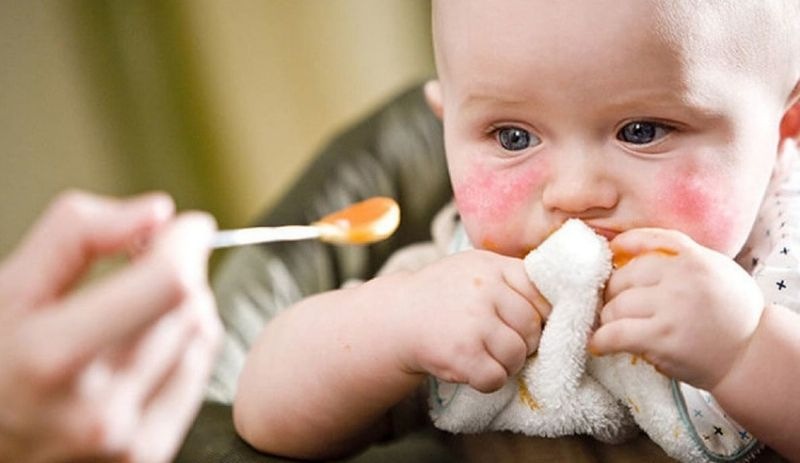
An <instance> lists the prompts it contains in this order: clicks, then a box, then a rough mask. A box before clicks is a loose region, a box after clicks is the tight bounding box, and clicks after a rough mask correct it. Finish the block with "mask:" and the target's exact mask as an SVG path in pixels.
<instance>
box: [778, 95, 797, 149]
mask: <svg viewBox="0 0 800 463" xmlns="http://www.w3.org/2000/svg"><path fill="white" fill-rule="evenodd" d="M787 138H794V139H795V140H798V141H800V82H798V83H797V85H795V86H794V90H792V94H791V96H790V97H789V107H788V108H787V109H786V112H785V113H783V119H781V142H783V140H785V139H787Z"/></svg>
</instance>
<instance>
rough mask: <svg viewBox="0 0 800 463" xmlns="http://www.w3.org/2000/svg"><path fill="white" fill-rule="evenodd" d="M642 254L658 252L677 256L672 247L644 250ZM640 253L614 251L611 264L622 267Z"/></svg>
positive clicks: (663, 254)
mask: <svg viewBox="0 0 800 463" xmlns="http://www.w3.org/2000/svg"><path fill="white" fill-rule="evenodd" d="M643 254H659V255H662V256H677V255H678V253H677V252H675V251H673V250H672V249H664V248H658V249H654V250H652V251H646V252H644V253H643ZM640 255H642V254H631V253H628V252H617V253H614V258H613V261H612V264H613V265H614V268H622V267H624V266H625V265H627V264H628V262H630V261H632V260H633V259H634V258H636V257H639V256H640Z"/></svg>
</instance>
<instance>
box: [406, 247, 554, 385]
mask: <svg viewBox="0 0 800 463" xmlns="http://www.w3.org/2000/svg"><path fill="white" fill-rule="evenodd" d="M398 278H401V280H402V282H401V283H400V286H399V288H397V289H399V291H398V294H399V299H400V300H401V301H402V305H403V306H402V307H400V310H399V311H398V312H397V313H398V315H399V316H398V317H397V318H398V320H397V321H396V323H397V328H399V329H400V331H399V332H396V333H398V334H400V335H401V342H402V343H403V344H402V345H403V346H404V348H403V349H402V351H403V353H404V355H403V358H401V361H402V362H403V366H404V368H407V369H408V371H410V372H413V373H428V374H431V375H433V376H436V377H438V378H440V379H442V380H444V381H448V382H456V383H467V384H469V385H470V386H472V387H473V388H475V389H477V390H479V391H481V392H491V391H494V390H497V389H499V388H501V387H502V386H503V385H504V384H505V383H506V381H507V380H508V378H509V377H510V376H512V375H514V374H516V373H517V372H519V370H520V369H521V368H522V366H523V365H524V363H525V359H526V358H527V357H528V356H529V355H530V354H532V353H534V352H535V351H536V349H537V348H538V346H539V338H540V336H541V330H542V320H543V319H544V318H546V317H547V316H548V315H549V313H550V305H549V304H548V303H547V301H546V300H545V299H544V297H542V296H541V294H539V291H538V290H537V289H536V287H535V286H534V284H533V283H532V282H531V281H530V280H529V279H528V276H527V274H526V273H525V268H524V266H523V262H522V260H520V259H515V258H512V257H506V256H502V255H499V254H495V253H491V252H487V251H465V252H461V253H458V254H454V255H451V256H448V257H446V258H444V259H442V260H440V261H438V262H436V263H434V264H432V265H429V266H427V267H425V268H423V269H422V270H420V271H418V272H415V273H411V274H406V275H402V276H398Z"/></svg>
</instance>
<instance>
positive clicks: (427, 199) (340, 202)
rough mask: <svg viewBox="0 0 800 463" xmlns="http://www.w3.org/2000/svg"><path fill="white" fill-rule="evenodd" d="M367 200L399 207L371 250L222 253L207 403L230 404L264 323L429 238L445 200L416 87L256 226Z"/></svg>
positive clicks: (437, 143) (329, 153) (372, 118)
mask: <svg viewBox="0 0 800 463" xmlns="http://www.w3.org/2000/svg"><path fill="white" fill-rule="evenodd" d="M371 196H390V197H393V198H395V199H396V200H397V201H398V203H399V204H400V210H401V222H400V227H399V228H398V230H397V232H396V233H395V234H394V235H393V236H392V237H391V238H390V239H388V240H386V241H384V242H381V243H378V244H375V245H370V246H331V245H327V244H323V243H319V242H311V241H309V242H294V243H278V244H269V245H259V246H250V247H245V248H240V249H236V250H234V251H230V254H228V255H227V256H226V258H225V259H224V260H223V262H222V263H221V264H220V265H219V267H218V268H217V271H216V273H215V275H214V292H215V296H216V298H217V305H218V307H219V310H220V315H221V317H222V320H223V323H224V325H225V329H226V337H225V342H224V346H223V351H222V353H221V355H220V359H219V361H218V364H217V367H216V369H215V372H214V375H213V377H212V380H211V383H210V386H209V390H208V397H209V399H212V400H216V401H221V402H230V401H231V400H232V399H233V395H234V393H235V386H236V380H237V378H238V375H239V372H240V371H241V368H242V365H243V363H244V358H245V354H246V352H247V350H248V348H249V346H250V345H251V343H252V342H253V340H254V338H255V337H256V336H257V334H258V333H259V332H260V331H261V328H262V327H263V326H264V324H265V323H266V322H267V321H268V320H269V319H270V318H272V317H273V316H274V315H275V314H276V313H277V312H278V311H280V310H281V309H283V308H286V307H288V306H289V305H291V304H292V303H294V302H296V301H297V300H299V299H301V298H303V297H306V296H308V295H311V294H314V293H318V292H321V291H326V290H330V289H334V288H337V287H339V286H340V285H341V284H342V283H343V282H345V281H346V280H348V279H353V278H357V279H367V278H370V277H371V276H373V275H374V274H375V272H376V271H377V270H378V269H379V268H380V266H381V265H382V264H383V263H384V261H385V260H386V259H387V258H388V257H389V255H390V254H392V253H393V252H394V251H395V250H397V249H399V248H400V247H402V246H405V245H407V244H410V243H414V242H419V241H426V240H429V239H430V228H429V227H430V223H431V220H432V219H433V216H434V215H435V214H436V212H437V211H438V210H439V209H441V208H442V207H443V206H444V204H446V203H447V201H449V199H450V198H451V197H452V193H451V189H450V182H449V180H448V176H447V169H446V165H445V158H444V148H443V139H442V127H441V123H440V122H439V120H438V119H437V118H436V117H435V116H434V114H433V113H432V112H431V111H430V109H429V108H428V107H427V105H426V103H425V100H424V96H423V93H422V88H421V87H420V86H416V87H414V88H412V89H411V90H408V91H406V92H404V93H402V94H401V95H399V96H397V97H396V98H394V99H392V100H391V101H390V102H388V104H386V105H385V106H383V107H381V108H380V109H378V110H377V111H376V112H374V113H373V114H371V115H369V116H368V117H366V118H365V119H363V120H362V121H360V122H359V123H357V124H356V125H355V126H353V127H351V128H349V129H347V130H345V131H344V132H342V133H341V134H340V135H339V136H337V137H336V138H335V139H334V140H333V141H332V142H331V143H330V144H329V145H328V146H326V147H325V148H324V149H322V151H321V152H320V154H319V155H318V156H316V157H315V159H314V161H313V162H312V163H311V165H310V166H309V167H308V168H307V169H306V170H305V172H304V173H303V174H302V175H301V176H300V177H299V178H298V180H297V181H296V182H295V183H294V185H293V186H292V187H291V188H290V189H289V190H288V191H287V193H286V194H285V195H283V197H282V198H281V199H280V200H279V201H278V202H277V204H276V205H275V206H274V207H272V208H270V210H269V211H267V212H266V213H265V214H264V215H263V216H262V218H261V219H259V220H258V221H257V222H256V224H257V225H286V224H304V223H310V222H312V221H314V220H316V219H318V218H320V217H322V216H323V215H325V214H327V213H329V212H332V211H335V210H337V209H340V208H342V207H344V206H346V205H348V204H351V203H354V202H357V201H360V200H363V199H366V198H368V197H371Z"/></svg>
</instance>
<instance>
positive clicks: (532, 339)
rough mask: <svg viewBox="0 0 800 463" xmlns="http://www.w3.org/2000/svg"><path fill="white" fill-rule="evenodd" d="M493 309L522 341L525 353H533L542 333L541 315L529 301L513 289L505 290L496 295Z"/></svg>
mask: <svg viewBox="0 0 800 463" xmlns="http://www.w3.org/2000/svg"><path fill="white" fill-rule="evenodd" d="M495 311H496V312H497V316H498V317H499V318H500V320H502V322H503V323H505V325H507V327H508V328H510V330H509V331H512V332H513V333H514V334H515V335H516V337H518V338H520V339H521V340H522V341H523V342H524V344H525V351H526V353H527V355H530V354H532V353H534V352H535V351H536V349H537V348H538V347H539V338H540V337H541V334H542V317H541V315H539V312H538V311H537V310H536V308H535V307H534V306H533V305H531V303H530V301H528V300H527V299H526V298H524V297H522V296H521V295H520V294H519V293H517V292H515V291H513V290H507V291H504V292H502V293H500V294H499V295H498V296H497V306H496V308H495ZM498 360H499V359H498ZM501 363H502V362H501Z"/></svg>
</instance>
